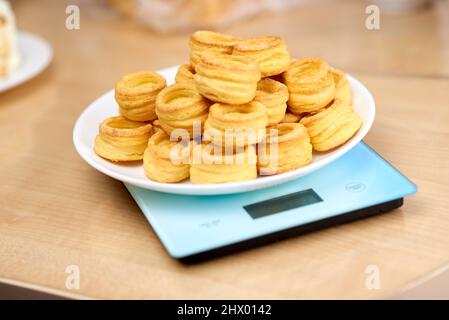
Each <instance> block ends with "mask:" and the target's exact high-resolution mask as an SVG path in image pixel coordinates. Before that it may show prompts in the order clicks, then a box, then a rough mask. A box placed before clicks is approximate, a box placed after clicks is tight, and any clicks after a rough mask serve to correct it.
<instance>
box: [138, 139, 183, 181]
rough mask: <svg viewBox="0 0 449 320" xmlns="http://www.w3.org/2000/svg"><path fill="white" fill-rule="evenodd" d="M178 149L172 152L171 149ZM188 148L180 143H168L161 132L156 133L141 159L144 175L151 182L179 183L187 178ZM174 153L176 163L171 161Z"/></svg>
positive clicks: (168, 140)
mask: <svg viewBox="0 0 449 320" xmlns="http://www.w3.org/2000/svg"><path fill="white" fill-rule="evenodd" d="M176 147H178V148H179V149H178V150H175V151H173V150H172V148H176ZM188 148H189V146H187V145H186V146H182V145H181V144H180V142H177V141H170V137H169V136H168V135H167V134H166V133H165V132H163V131H159V132H156V133H155V134H154V135H153V136H152V137H151V138H150V140H149V141H148V148H147V149H146V150H145V154H144V157H143V168H144V171H145V175H146V176H147V177H148V178H150V179H151V180H154V181H158V182H166V183H175V182H180V181H183V180H185V179H187V178H188V177H189V169H190V165H189V157H190V153H189V149H188ZM172 152H176V156H177V158H176V159H175V160H176V161H173V160H172V159H171V153H172Z"/></svg>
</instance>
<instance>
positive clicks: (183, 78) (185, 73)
mask: <svg viewBox="0 0 449 320" xmlns="http://www.w3.org/2000/svg"><path fill="white" fill-rule="evenodd" d="M194 75H195V70H194V69H193V67H192V66H191V65H190V64H182V65H181V66H179V68H178V72H177V73H176V77H175V82H176V83H187V84H192V85H195V81H194V80H193V76H194Z"/></svg>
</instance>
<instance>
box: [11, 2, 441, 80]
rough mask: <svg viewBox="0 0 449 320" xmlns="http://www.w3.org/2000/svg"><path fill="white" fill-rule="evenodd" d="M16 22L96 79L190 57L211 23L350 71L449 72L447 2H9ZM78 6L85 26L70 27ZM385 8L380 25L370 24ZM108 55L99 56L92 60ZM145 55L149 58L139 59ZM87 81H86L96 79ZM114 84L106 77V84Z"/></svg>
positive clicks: (60, 56)
mask: <svg viewBox="0 0 449 320" xmlns="http://www.w3.org/2000/svg"><path fill="white" fill-rule="evenodd" d="M12 3H13V7H14V9H15V12H16V15H17V16H18V17H17V23H18V27H19V29H23V30H29V31H32V32H35V33H37V34H41V35H42V36H44V37H46V38H47V39H48V40H50V42H51V43H52V44H53V45H54V47H55V51H56V57H57V58H61V59H64V60H65V61H66V62H69V61H72V60H75V59H76V61H77V62H78V63H77V65H76V68H85V70H86V72H92V73H93V74H95V75H96V77H95V78H98V76H100V75H101V73H98V72H100V71H101V70H102V68H103V67H105V66H104V63H105V62H106V61H115V62H116V63H114V66H113V68H108V69H112V70H110V72H111V73H113V74H114V76H115V75H117V76H119V75H121V74H123V73H127V72H129V71H131V70H140V69H142V68H161V67H166V66H170V65H174V64H179V63H181V62H183V61H187V56H188V48H187V43H188V35H189V33H190V32H191V31H192V30H195V29H214V30H218V31H221V32H225V33H230V34H233V35H237V36H240V37H242V38H248V37H257V36H264V35H267V34H274V35H281V36H282V37H283V38H284V39H285V40H286V42H287V44H288V45H289V49H290V50H291V51H292V55H293V56H296V57H306V56H320V57H323V58H325V59H326V60H328V61H329V62H330V63H331V64H332V65H335V66H338V67H340V68H342V69H344V70H346V71H348V72H370V73H380V74H385V73H388V74H394V75H405V76H406V75H421V76H448V75H449V43H448V42H449V2H448V1H446V0H373V1H363V0H318V1H317V0H315V1H310V0H226V1H220V0H71V1H58V0H33V1H30V0H13V1H12ZM70 4H75V5H78V6H79V8H80V18H81V19H80V22H81V25H80V29H79V30H67V29H66V28H65V27H64V23H65V19H66V17H67V15H66V14H65V7H66V6H67V5H70ZM370 4H375V5H377V6H378V7H379V9H380V29H378V30H369V29H367V28H366V26H365V22H366V19H367V17H368V14H367V13H366V8H367V6H368V5H370ZM100 54H101V56H102V57H103V59H101V60H102V61H99V60H98V58H96V57H97V56H98V55H100ZM142 61H146V65H142ZM60 62H63V61H60ZM93 80H94V79H90V80H87V81H93ZM109 86H110V84H109Z"/></svg>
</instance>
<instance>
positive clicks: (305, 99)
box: [284, 58, 335, 114]
mask: <svg viewBox="0 0 449 320" xmlns="http://www.w3.org/2000/svg"><path fill="white" fill-rule="evenodd" d="M284 80H285V82H284V83H285V84H286V85H287V88H288V91H289V93H290V98H289V100H288V107H289V110H290V111H291V112H292V113H296V114H301V113H306V112H307V113H308V112H316V111H318V110H320V109H323V108H324V107H326V106H327V105H328V104H329V103H330V102H331V101H332V100H333V99H334V98H335V84H334V78H333V76H332V74H331V73H330V72H329V66H328V65H327V63H326V62H325V61H323V60H321V59H317V58H309V59H303V60H299V61H296V62H294V63H292V64H291V65H290V67H289V68H288V70H287V71H286V72H285V73H284Z"/></svg>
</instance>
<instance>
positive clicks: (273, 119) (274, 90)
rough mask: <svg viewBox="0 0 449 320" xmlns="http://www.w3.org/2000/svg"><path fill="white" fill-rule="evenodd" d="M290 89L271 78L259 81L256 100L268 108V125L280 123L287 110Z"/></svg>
mask: <svg viewBox="0 0 449 320" xmlns="http://www.w3.org/2000/svg"><path fill="white" fill-rule="evenodd" d="M287 100H288V90H287V87H286V86H285V85H283V84H282V83H280V82H277V81H275V80H273V79H270V78H265V79H262V80H260V81H259V82H258V83H257V91H256V96H255V97H254V101H257V102H260V103H262V104H263V105H264V106H265V107H266V108H267V115H268V126H272V125H275V124H278V123H279V122H281V121H282V119H283V118H284V116H285V110H287Z"/></svg>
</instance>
